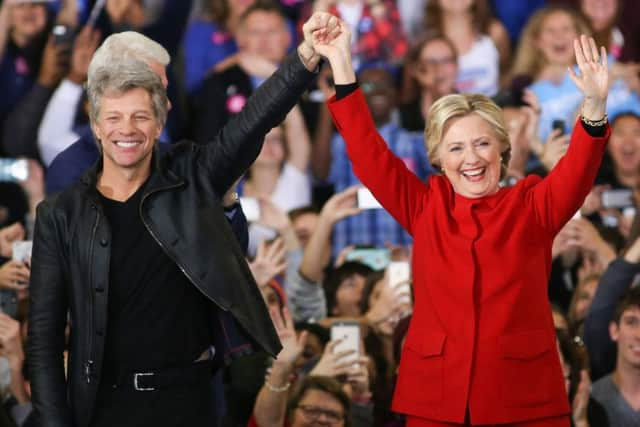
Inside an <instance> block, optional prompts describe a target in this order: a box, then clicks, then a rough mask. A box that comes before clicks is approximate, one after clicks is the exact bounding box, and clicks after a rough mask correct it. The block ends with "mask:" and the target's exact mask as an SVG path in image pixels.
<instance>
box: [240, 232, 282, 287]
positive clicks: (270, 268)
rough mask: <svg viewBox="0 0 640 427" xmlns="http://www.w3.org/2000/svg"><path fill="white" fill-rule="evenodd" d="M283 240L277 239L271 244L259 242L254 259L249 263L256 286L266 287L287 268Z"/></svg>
mask: <svg viewBox="0 0 640 427" xmlns="http://www.w3.org/2000/svg"><path fill="white" fill-rule="evenodd" d="M285 255H286V251H285V247H284V240H283V239H282V238H281V237H279V238H277V239H276V240H274V241H273V242H272V243H271V244H269V243H267V242H266V241H262V242H260V245H259V246H258V251H257V252H256V257H255V259H254V260H253V261H252V262H250V263H249V269H250V270H251V273H252V274H253V278H254V279H255V280H256V283H257V284H258V286H260V287H262V286H266V285H267V284H268V283H269V282H270V281H271V279H273V278H274V277H276V276H277V275H278V274H281V273H283V272H284V270H285V269H286V268H287V262H286V260H285Z"/></svg>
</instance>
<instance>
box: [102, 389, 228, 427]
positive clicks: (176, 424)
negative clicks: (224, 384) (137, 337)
mask: <svg viewBox="0 0 640 427" xmlns="http://www.w3.org/2000/svg"><path fill="white" fill-rule="evenodd" d="M214 399H215V395H214V392H213V387H212V384H211V383H205V384H202V385H196V386H189V387H186V386H185V387H176V388H171V389H166V390H157V391H149V392H140V391H134V390H131V389H111V388H109V387H108V386H105V387H101V388H100V390H99V392H98V398H97V400H96V407H95V409H94V412H93V413H94V415H93V420H92V422H91V427H115V426H118V427H129V426H130V427H147V426H148V427H191V426H193V427H199V426H203V427H204V426H207V427H210V426H215V425H216V424H215V423H216V414H215V401H214Z"/></svg>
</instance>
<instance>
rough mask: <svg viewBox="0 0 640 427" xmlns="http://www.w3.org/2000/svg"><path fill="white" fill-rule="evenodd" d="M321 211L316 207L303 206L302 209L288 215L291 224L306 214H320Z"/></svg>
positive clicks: (293, 210)
mask: <svg viewBox="0 0 640 427" xmlns="http://www.w3.org/2000/svg"><path fill="white" fill-rule="evenodd" d="M319 213H320V210H319V209H318V208H317V207H315V206H302V207H300V208H295V209H291V210H290V211H289V213H288V214H287V215H289V219H290V220H291V222H293V221H295V220H296V219H298V218H300V217H301V216H302V215H306V214H319Z"/></svg>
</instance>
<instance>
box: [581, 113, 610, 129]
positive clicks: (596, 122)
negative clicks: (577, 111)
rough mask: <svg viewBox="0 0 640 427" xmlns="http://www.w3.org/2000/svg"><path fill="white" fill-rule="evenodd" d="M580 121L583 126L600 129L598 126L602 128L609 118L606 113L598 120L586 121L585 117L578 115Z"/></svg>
mask: <svg viewBox="0 0 640 427" xmlns="http://www.w3.org/2000/svg"><path fill="white" fill-rule="evenodd" d="M580 120H582V123H584V124H585V125H589V126H593V127H600V126H604V125H605V124H606V123H607V121H608V120H609V116H607V113H604V117H603V118H601V119H600V120H590V119H587V118H586V117H585V116H583V115H580Z"/></svg>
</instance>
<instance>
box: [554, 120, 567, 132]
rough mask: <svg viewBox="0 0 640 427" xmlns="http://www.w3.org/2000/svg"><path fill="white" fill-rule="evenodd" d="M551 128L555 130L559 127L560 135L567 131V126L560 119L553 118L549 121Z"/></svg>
mask: <svg viewBox="0 0 640 427" xmlns="http://www.w3.org/2000/svg"><path fill="white" fill-rule="evenodd" d="M551 129H553V130H556V129H560V132H561V133H560V135H564V134H565V133H567V127H566V125H565V123H564V120H560V119H555V120H554V121H552V122H551Z"/></svg>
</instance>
